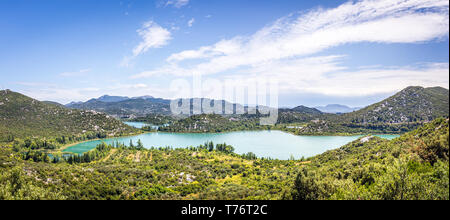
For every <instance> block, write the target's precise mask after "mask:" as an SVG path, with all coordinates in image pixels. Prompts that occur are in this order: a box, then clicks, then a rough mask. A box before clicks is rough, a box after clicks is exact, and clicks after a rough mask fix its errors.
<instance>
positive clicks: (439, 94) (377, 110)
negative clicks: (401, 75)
mask: <svg viewBox="0 0 450 220" xmlns="http://www.w3.org/2000/svg"><path fill="white" fill-rule="evenodd" d="M448 96H449V91H448V89H445V88H442V87H432V88H423V87H408V88H406V89H404V90H402V91H401V92H399V93H397V94H395V95H394V96H392V97H390V98H388V99H386V100H383V101H381V102H379V103H376V104H373V105H370V106H368V107H366V108H364V109H361V110H359V111H356V112H352V113H348V114H345V115H343V117H341V120H342V121H346V122H351V123H362V124H364V123H391V124H397V123H410V122H428V121H432V120H433V119H435V118H438V117H447V116H448V115H449V102H448Z"/></svg>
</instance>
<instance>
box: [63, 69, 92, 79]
mask: <svg viewBox="0 0 450 220" xmlns="http://www.w3.org/2000/svg"><path fill="white" fill-rule="evenodd" d="M89 72H91V69H82V70H79V71H75V72H63V73H60V74H59V75H60V76H62V77H75V76H84V75H86V74H87V73H89Z"/></svg>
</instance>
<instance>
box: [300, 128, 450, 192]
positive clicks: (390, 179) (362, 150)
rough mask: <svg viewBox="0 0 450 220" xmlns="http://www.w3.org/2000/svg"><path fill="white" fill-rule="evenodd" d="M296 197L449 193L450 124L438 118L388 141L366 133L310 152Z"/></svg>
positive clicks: (302, 170)
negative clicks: (334, 147) (313, 153)
mask: <svg viewBox="0 0 450 220" xmlns="http://www.w3.org/2000/svg"><path fill="white" fill-rule="evenodd" d="M293 197H294V198H295V199H301V200H304V199H306V200H316V199H351V200H359V199H364V200H366V199H376V200H409V199H419V200H423V199H427V200H428V199H430V200H436V199H444V200H448V199H449V124H448V119H438V120H435V121H433V122H431V123H428V124H426V125H424V126H423V127H420V128H419V129H417V130H415V131H412V132H409V133H407V134H404V135H402V136H401V137H399V138H397V139H394V140H391V141H388V140H383V139H381V138H377V137H372V136H369V137H364V138H361V139H359V140H356V141H354V142H352V143H349V144H347V145H346V146H343V147H341V148H340V149H337V150H332V151H328V152H326V153H324V154H321V155H318V156H316V157H313V158H311V161H310V163H308V164H307V165H306V166H304V167H303V168H302V169H301V170H300V174H299V175H298V177H297V179H296V182H295V190H294V193H293Z"/></svg>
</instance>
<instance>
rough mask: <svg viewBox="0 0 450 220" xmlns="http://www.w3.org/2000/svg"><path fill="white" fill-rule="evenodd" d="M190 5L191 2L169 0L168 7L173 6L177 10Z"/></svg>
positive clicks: (187, 0)
mask: <svg viewBox="0 0 450 220" xmlns="http://www.w3.org/2000/svg"><path fill="white" fill-rule="evenodd" d="M188 4H189V0H169V1H167V2H166V6H169V5H173V6H174V7H175V8H181V7H183V6H186V5H188Z"/></svg>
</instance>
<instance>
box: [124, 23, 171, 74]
mask: <svg viewBox="0 0 450 220" xmlns="http://www.w3.org/2000/svg"><path fill="white" fill-rule="evenodd" d="M136 32H137V33H138V34H139V36H140V37H141V38H142V41H141V42H140V43H139V44H138V45H137V46H136V47H135V48H134V49H133V55H132V56H126V57H124V58H123V60H122V62H121V64H120V65H121V66H129V65H130V62H131V61H132V60H133V59H134V58H136V57H138V56H139V55H141V54H144V53H145V52H147V51H148V50H149V49H152V48H161V47H163V46H166V45H167V44H169V41H170V40H172V33H171V32H170V31H169V30H167V29H165V28H163V27H161V26H160V25H159V24H157V23H156V22H154V21H148V22H146V23H144V25H142V27H141V28H140V29H138V30H137V31H136Z"/></svg>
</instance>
